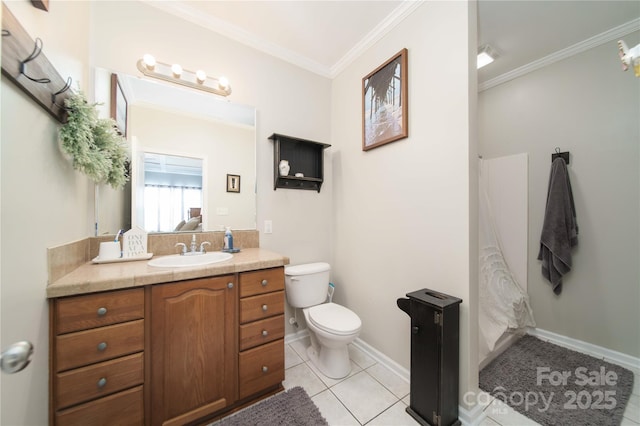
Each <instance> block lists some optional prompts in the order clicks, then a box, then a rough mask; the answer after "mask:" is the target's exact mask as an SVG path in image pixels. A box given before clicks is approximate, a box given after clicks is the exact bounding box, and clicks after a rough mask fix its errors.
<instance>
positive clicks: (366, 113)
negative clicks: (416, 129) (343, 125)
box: [362, 48, 409, 151]
mask: <svg viewBox="0 0 640 426" xmlns="http://www.w3.org/2000/svg"><path fill="white" fill-rule="evenodd" d="M407 56H408V51H407V49H406V48H404V49H402V50H401V51H400V52H398V53H396V54H395V55H393V56H392V57H391V58H389V60H387V61H386V62H385V63H383V64H382V65H380V66H379V67H378V68H376V69H375V70H373V71H372V72H371V73H369V74H367V75H366V76H365V77H364V78H363V79H362V150H363V151H368V150H370V149H373V148H377V147H379V146H382V145H385V144H388V143H391V142H395V141H398V140H400V139H404V138H407V137H409V106H408V93H409V90H408V70H407Z"/></svg>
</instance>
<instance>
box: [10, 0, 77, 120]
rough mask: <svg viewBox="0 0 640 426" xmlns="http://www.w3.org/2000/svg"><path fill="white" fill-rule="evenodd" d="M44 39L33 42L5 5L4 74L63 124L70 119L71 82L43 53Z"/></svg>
mask: <svg viewBox="0 0 640 426" xmlns="http://www.w3.org/2000/svg"><path fill="white" fill-rule="evenodd" d="M42 45H43V43H42V40H40V39H39V38H36V40H35V41H34V40H32V39H31V37H30V36H29V34H28V33H27V31H26V30H25V29H24V28H23V27H22V25H20V22H18V20H17V19H16V17H15V16H13V14H12V13H11V11H10V10H9V8H8V7H7V6H6V5H5V4H4V2H3V3H2V74H3V75H4V76H6V77H7V78H8V79H9V80H11V81H12V82H13V83H14V84H15V85H16V86H18V87H19V88H20V89H21V90H23V91H24V92H25V93H26V94H27V95H28V96H29V97H30V98H31V99H33V100H34V101H36V102H37V103H38V104H39V105H40V106H41V107H42V108H44V110H45V111H47V112H48V113H49V114H51V115H52V116H53V117H54V118H56V119H57V120H58V121H59V122H61V123H64V122H66V120H67V111H66V109H65V108H64V101H65V99H67V98H68V97H69V96H70V95H71V91H70V90H68V89H69V87H67V86H70V85H71V79H70V78H69V79H67V81H66V82H65V80H64V79H63V78H62V77H60V74H58V72H57V71H56V69H55V67H54V66H53V65H52V64H51V62H49V60H48V59H47V58H46V56H45V55H44V53H42ZM60 88H63V89H64V90H61V89H60Z"/></svg>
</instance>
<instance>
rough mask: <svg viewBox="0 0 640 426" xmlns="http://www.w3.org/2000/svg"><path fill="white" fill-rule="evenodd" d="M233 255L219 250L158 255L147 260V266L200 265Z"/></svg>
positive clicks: (174, 266) (227, 258)
mask: <svg viewBox="0 0 640 426" xmlns="http://www.w3.org/2000/svg"><path fill="white" fill-rule="evenodd" d="M232 257H233V255H232V254H231V253H223V252H220V251H213V252H209V253H205V254H192V255H184V256H183V255H179V254H175V255H171V256H160V257H156V258H155V259H151V260H150V261H149V262H148V265H149V266H156V267H160V268H179V267H185V266H202V265H208V264H210V263H217V262H224V261H225V260H229V259H231V258H232Z"/></svg>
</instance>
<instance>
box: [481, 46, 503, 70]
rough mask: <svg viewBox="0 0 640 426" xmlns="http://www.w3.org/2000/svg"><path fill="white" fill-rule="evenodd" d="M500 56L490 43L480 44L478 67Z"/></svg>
mask: <svg viewBox="0 0 640 426" xmlns="http://www.w3.org/2000/svg"><path fill="white" fill-rule="evenodd" d="M497 58H498V53H497V52H496V51H495V49H493V48H492V47H491V46H489V45H488V44H485V45H484V46H480V48H479V49H478V69H480V68H482V67H484V66H485V65H489V64H490V63H491V62H493V61H495V60H496V59H497Z"/></svg>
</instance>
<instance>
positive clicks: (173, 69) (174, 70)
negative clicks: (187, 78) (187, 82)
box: [171, 64, 182, 78]
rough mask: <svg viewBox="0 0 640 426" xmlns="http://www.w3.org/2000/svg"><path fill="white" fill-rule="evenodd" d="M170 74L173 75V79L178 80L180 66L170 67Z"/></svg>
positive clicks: (180, 71) (180, 70) (180, 72)
mask: <svg viewBox="0 0 640 426" xmlns="http://www.w3.org/2000/svg"><path fill="white" fill-rule="evenodd" d="M171 72H172V73H173V76H174V77H175V78H180V76H181V75H182V67H181V66H180V64H173V65H171Z"/></svg>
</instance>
